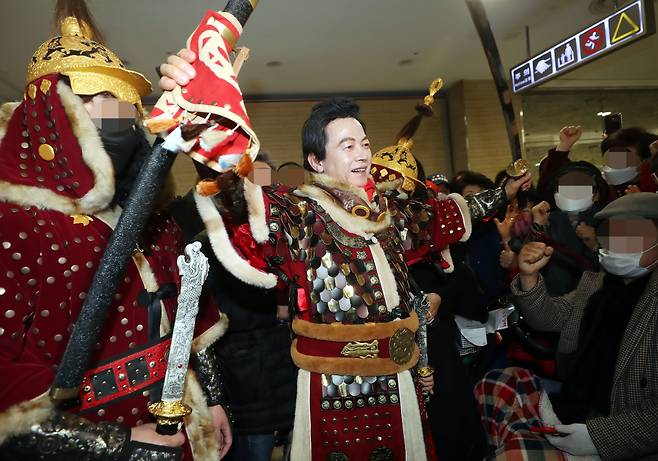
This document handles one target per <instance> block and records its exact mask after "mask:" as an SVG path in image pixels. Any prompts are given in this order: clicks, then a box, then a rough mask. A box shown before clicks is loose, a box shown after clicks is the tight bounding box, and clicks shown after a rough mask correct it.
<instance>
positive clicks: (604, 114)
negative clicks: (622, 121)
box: [596, 112, 612, 117]
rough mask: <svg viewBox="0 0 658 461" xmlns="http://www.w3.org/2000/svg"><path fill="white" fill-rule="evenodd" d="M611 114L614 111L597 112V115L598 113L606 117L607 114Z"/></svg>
mask: <svg viewBox="0 0 658 461" xmlns="http://www.w3.org/2000/svg"><path fill="white" fill-rule="evenodd" d="M610 114H612V112H597V113H596V115H598V116H599V117H605V116H608V115H610Z"/></svg>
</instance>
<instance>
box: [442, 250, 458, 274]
mask: <svg viewBox="0 0 658 461" xmlns="http://www.w3.org/2000/svg"><path fill="white" fill-rule="evenodd" d="M441 258H443V259H444V260H445V262H447V263H448V268H447V269H444V271H443V272H445V273H446V274H450V273H451V272H452V271H454V270H455V265H454V264H453V262H452V255H451V254H450V246H447V247H445V248H444V249H443V250H441Z"/></svg>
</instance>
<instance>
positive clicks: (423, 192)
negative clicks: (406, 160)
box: [411, 159, 429, 202]
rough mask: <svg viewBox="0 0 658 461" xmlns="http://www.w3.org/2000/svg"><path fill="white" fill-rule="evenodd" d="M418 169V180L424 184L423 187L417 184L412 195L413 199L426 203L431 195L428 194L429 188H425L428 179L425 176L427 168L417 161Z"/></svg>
mask: <svg viewBox="0 0 658 461" xmlns="http://www.w3.org/2000/svg"><path fill="white" fill-rule="evenodd" d="M416 168H417V170H416V171H417V174H418V178H417V179H418V181H420V182H421V183H422V185H421V184H418V183H416V184H415V186H416V187H415V188H414V191H413V193H412V194H411V198H413V199H416V200H418V201H421V202H426V201H427V200H428V199H429V195H428V194H427V187H426V186H425V180H426V179H427V176H425V168H424V167H423V164H422V163H421V162H420V160H418V159H416Z"/></svg>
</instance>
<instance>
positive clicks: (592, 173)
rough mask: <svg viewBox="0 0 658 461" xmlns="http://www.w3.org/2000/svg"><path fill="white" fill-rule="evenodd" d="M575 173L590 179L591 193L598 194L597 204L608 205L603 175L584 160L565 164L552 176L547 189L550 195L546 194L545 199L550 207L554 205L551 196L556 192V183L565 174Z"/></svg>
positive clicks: (606, 187)
mask: <svg viewBox="0 0 658 461" xmlns="http://www.w3.org/2000/svg"><path fill="white" fill-rule="evenodd" d="M574 171H577V172H579V173H584V174H586V175H587V176H589V177H591V178H592V181H593V182H594V184H592V185H593V186H594V189H593V192H594V193H597V192H598V194H599V200H598V202H599V203H608V192H609V187H608V183H607V182H606V180H605V179H604V178H603V175H602V174H601V170H599V169H598V168H597V167H596V166H595V165H592V164H591V163H589V162H586V161H584V160H581V161H578V162H569V163H568V164H566V165H565V166H564V167H562V168H561V169H559V170H558V171H557V172H556V173H555V176H553V180H552V181H551V182H550V184H549V189H548V190H550V194H547V196H546V199H547V200H548V202H549V203H550V204H551V205H554V200H555V199H554V197H553V194H554V193H555V192H557V187H558V182H559V180H560V178H561V177H562V176H564V175H565V174H567V173H571V172H574Z"/></svg>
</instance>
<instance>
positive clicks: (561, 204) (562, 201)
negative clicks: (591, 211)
mask: <svg viewBox="0 0 658 461" xmlns="http://www.w3.org/2000/svg"><path fill="white" fill-rule="evenodd" d="M553 198H555V204H556V205H557V207H558V208H559V209H560V210H562V211H567V212H576V211H585V210H586V209H588V208H589V207H591V206H592V204H593V203H594V202H593V200H592V196H591V195H590V196H589V197H583V198H570V197H565V196H564V195H562V194H560V193H559V192H556V193H555V194H553Z"/></svg>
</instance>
